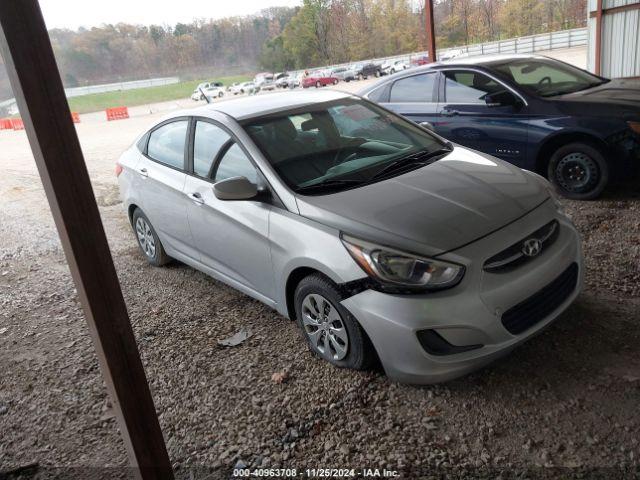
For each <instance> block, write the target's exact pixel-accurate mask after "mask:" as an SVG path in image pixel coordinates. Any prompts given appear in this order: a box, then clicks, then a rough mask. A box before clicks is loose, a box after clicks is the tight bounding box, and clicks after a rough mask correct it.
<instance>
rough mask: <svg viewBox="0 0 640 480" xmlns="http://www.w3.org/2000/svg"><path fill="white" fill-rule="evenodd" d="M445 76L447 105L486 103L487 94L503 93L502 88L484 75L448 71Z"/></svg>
mask: <svg viewBox="0 0 640 480" xmlns="http://www.w3.org/2000/svg"><path fill="white" fill-rule="evenodd" d="M443 73H444V75H445V79H446V80H445V97H446V101H447V103H486V102H485V96H486V95H487V94H492V93H497V92H500V91H504V89H505V88H504V87H503V86H502V85H500V84H499V83H498V82H496V81H495V80H493V79H492V78H490V77H487V76H486V75H483V74H482V73H478V72H469V71H459V72H456V71H448V72H443Z"/></svg>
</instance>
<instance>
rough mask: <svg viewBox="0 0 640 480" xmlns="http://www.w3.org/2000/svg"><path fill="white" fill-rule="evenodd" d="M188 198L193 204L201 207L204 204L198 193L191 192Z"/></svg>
mask: <svg viewBox="0 0 640 480" xmlns="http://www.w3.org/2000/svg"><path fill="white" fill-rule="evenodd" d="M189 198H191V200H193V203H197V204H198V205H202V204H203V203H204V198H202V195H200V193H198V192H193V193H190V194H189Z"/></svg>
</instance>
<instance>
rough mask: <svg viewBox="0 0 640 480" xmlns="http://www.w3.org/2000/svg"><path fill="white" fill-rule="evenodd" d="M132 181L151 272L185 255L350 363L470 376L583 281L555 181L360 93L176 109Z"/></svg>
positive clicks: (152, 137) (546, 320)
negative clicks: (456, 142) (449, 138)
mask: <svg viewBox="0 0 640 480" xmlns="http://www.w3.org/2000/svg"><path fill="white" fill-rule="evenodd" d="M186 145H193V147H192V148H185V146H186ZM116 171H117V172H119V173H118V175H119V176H118V182H119V185H120V191H121V196H122V199H123V204H124V208H125V211H126V213H127V215H128V217H129V220H130V221H131V224H132V226H133V229H134V232H135V237H136V239H137V242H138V245H139V247H140V249H141V251H142V252H143V254H144V256H145V257H146V259H147V260H148V262H149V263H151V264H152V265H162V264H165V263H167V262H168V261H170V259H171V258H174V259H177V260H179V261H181V262H183V263H186V264H188V265H191V266H192V267H194V268H196V269H198V270H201V271H203V272H205V273H207V274H208V275H211V276H213V277H215V278H217V279H219V280H221V281H222V282H225V283H227V284H229V285H231V286H233V287H235V288H237V289H239V290H240V291H242V292H244V293H246V294H248V295H250V296H252V297H254V298H256V299H258V300H260V301H262V302H264V303H265V304H267V305H269V306H270V307H273V308H274V309H276V310H277V311H278V312H279V313H280V314H282V315H284V316H286V317H289V318H291V319H294V320H296V321H297V322H298V325H299V327H300V329H301V331H302V333H303V335H304V338H305V339H306V342H307V343H308V346H309V348H310V349H311V351H312V352H313V353H315V354H316V355H318V356H319V357H321V358H324V359H325V360H327V361H328V362H330V363H332V364H334V365H337V366H339V367H350V368H357V369H361V368H365V367H367V366H368V365H370V364H371V362H373V361H374V359H375V358H378V359H379V360H380V361H381V363H382V365H383V367H384V369H385V371H386V372H387V374H388V375H389V377H391V378H392V379H395V380H399V381H405V382H412V383H430V382H437V381H443V380H447V379H450V378H454V377H457V376H460V375H463V374H465V373H467V372H470V371H472V370H474V369H476V368H478V367H480V366H482V365H485V364H487V363H489V362H490V361H492V360H494V359H496V358H498V357H500V356H502V355H504V354H505V353H507V352H509V351H511V350H512V349H513V348H514V347H516V346H517V345H519V344H521V343H522V342H524V341H525V340H527V339H528V338H530V337H532V336H534V335H536V334H537V333H539V332H540V331H541V330H543V329H544V328H545V327H547V326H548V325H549V324H550V323H551V322H553V321H554V320H555V319H556V318H557V317H558V316H559V315H560V314H561V313H562V311H563V310H565V309H566V308H567V307H568V306H569V305H570V304H571V302H572V301H573V300H574V299H575V298H576V296H577V295H578V293H579V292H580V289H581V287H582V284H583V280H582V278H583V260H582V254H581V248H580V241H579V237H578V234H577V232H576V229H575V228H574V226H573V224H572V223H571V220H570V219H569V218H568V217H567V216H566V215H565V214H564V213H563V209H562V207H561V205H560V204H559V203H558V201H557V200H556V198H555V197H554V193H553V189H552V188H551V186H550V185H549V183H548V182H547V181H546V180H544V179H543V178H542V177H540V176H539V175H536V174H535V173H532V172H528V171H525V170H522V169H520V168H517V167H515V166H513V165H511V164H509V163H507V162H503V161H501V160H499V159H497V158H493V157H490V156H488V155H482V154H479V153H476V152H474V151H473V150H470V149H467V148H465V147H460V146H454V145H452V144H450V143H448V142H447V141H446V140H444V139H442V138H441V137H439V136H437V135H436V134H433V133H431V132H429V131H428V130H425V129H423V128H421V127H419V126H418V125H416V124H414V123H412V122H410V121H408V120H406V119H404V118H402V117H400V116H398V115H395V114H393V113H392V112H390V111H388V110H385V109H383V108H381V107H379V106H377V105H375V104H374V103H371V102H369V101H367V100H364V99H361V98H358V97H355V96H352V95H349V94H346V93H342V92H337V91H322V92H319V91H313V92H281V93H274V94H272V95H264V96H260V97H255V98H251V99H249V98H244V99H236V100H230V101H227V102H221V103H218V104H217V105H215V107H214V106H210V107H208V106H205V107H201V108H198V109H192V110H187V111H183V112H176V113H172V114H171V115H169V116H168V117H166V118H165V119H164V120H162V121H161V122H160V123H158V124H157V125H155V126H154V127H153V128H151V129H150V130H149V131H147V132H146V133H144V134H143V135H141V137H140V138H139V139H138V141H137V142H136V143H135V144H134V145H133V146H132V147H130V148H129V149H128V150H127V151H126V152H125V153H124V154H123V155H122V157H121V158H120V160H119V166H118V168H117V170H116ZM274 328H276V327H275V326H274Z"/></svg>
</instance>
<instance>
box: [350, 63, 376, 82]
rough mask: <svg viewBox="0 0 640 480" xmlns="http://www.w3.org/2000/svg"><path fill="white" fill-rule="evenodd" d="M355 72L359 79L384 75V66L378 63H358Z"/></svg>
mask: <svg viewBox="0 0 640 480" xmlns="http://www.w3.org/2000/svg"><path fill="white" fill-rule="evenodd" d="M354 73H355V77H356V78H357V79H358V80H366V79H367V78H369V77H379V76H380V75H382V67H381V66H380V65H378V64H376V63H359V64H357V65H356V67H355V72H354Z"/></svg>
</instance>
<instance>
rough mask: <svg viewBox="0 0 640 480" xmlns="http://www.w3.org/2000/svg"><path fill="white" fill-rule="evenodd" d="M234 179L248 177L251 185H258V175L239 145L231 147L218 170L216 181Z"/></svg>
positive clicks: (235, 144)
mask: <svg viewBox="0 0 640 480" xmlns="http://www.w3.org/2000/svg"><path fill="white" fill-rule="evenodd" d="M232 177H246V178H247V179H248V180H249V181H250V182H251V183H256V184H257V183H258V173H257V171H256V167H254V166H253V163H251V160H249V157H247V155H246V154H245V153H244V151H243V150H242V148H240V146H239V145H238V144H237V143H234V144H233V145H231V147H229V149H228V150H227V152H226V153H225V154H224V156H223V157H222V159H221V160H220V163H219V165H218V168H217V169H216V176H215V181H216V182H219V181H221V180H226V179H227V178H232Z"/></svg>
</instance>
